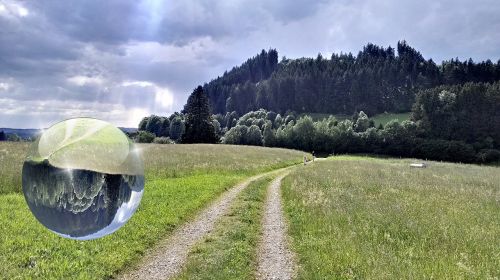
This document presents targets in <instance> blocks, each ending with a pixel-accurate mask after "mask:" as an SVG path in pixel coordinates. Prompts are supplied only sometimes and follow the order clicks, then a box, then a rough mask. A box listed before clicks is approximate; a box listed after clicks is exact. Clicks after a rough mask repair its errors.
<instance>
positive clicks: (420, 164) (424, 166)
mask: <svg viewBox="0 0 500 280" xmlns="http://www.w3.org/2000/svg"><path fill="white" fill-rule="evenodd" d="M410 167H413V168H426V167H427V164H426V163H410Z"/></svg>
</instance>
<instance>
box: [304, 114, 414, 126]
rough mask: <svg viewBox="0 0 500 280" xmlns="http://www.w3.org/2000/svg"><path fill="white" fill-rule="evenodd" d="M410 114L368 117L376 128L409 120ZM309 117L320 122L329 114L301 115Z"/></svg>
mask: <svg viewBox="0 0 500 280" xmlns="http://www.w3.org/2000/svg"><path fill="white" fill-rule="evenodd" d="M410 114H411V112H407V113H382V114H378V115H375V116H372V117H370V119H372V120H373V121H374V122H375V126H378V125H379V124H382V125H386V124H387V123H388V122H390V121H392V120H398V121H399V122H402V121H405V120H409V119H410ZM305 115H308V116H311V118H312V119H313V121H320V120H323V119H327V118H328V117H330V116H331V115H330V114H320V113H306V114H301V116H305ZM333 116H334V117H335V118H336V119H337V120H339V121H342V120H345V119H351V116H348V115H333Z"/></svg>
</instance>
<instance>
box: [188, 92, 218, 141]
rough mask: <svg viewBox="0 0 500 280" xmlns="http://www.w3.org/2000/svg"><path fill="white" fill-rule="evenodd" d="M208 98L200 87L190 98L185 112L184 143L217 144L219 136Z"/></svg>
mask: <svg viewBox="0 0 500 280" xmlns="http://www.w3.org/2000/svg"><path fill="white" fill-rule="evenodd" d="M208 102H209V101H208V96H207V95H206V94H205V93H204V92H203V88H202V87H201V86H198V87H197V88H196V89H195V90H194V91H193V93H192V94H191V95H190V96H189V98H188V101H187V104H186V106H185V107H184V111H185V113H186V130H185V132H184V135H182V142H183V143H216V142H217V134H216V133H215V128H214V125H213V123H212V114H211V113H210V107H209V103H208Z"/></svg>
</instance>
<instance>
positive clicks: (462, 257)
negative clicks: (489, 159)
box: [283, 156, 500, 279]
mask: <svg viewBox="0 0 500 280" xmlns="http://www.w3.org/2000/svg"><path fill="white" fill-rule="evenodd" d="M410 162H411V160H394V159H375V158H363V157H348V156H341V157H334V158H331V159H329V160H326V161H319V162H317V163H315V164H312V165H309V166H306V167H305V168H298V169H295V172H292V174H291V175H290V176H288V177H286V178H285V179H284V185H283V196H284V201H285V202H284V203H285V211H286V213H287V217H288V219H289V222H290V227H289V234H290V235H291V239H292V240H293V242H292V247H293V249H294V250H295V251H296V253H297V255H298V258H299V265H300V268H299V275H298V276H299V277H298V278H299V279H433V278H434V279H498V278H499V277H500V218H499V217H500V200H499V199H500V172H499V171H500V169H499V168H498V167H482V166H477V165H461V164H452V163H434V162H433V163H431V165H430V167H428V168H426V169H410V167H409V163H410Z"/></svg>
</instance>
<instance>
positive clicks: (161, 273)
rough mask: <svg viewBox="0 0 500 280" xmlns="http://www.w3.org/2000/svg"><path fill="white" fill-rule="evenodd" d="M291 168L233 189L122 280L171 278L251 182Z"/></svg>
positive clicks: (151, 253)
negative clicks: (195, 245) (193, 248)
mask: <svg viewBox="0 0 500 280" xmlns="http://www.w3.org/2000/svg"><path fill="white" fill-rule="evenodd" d="M285 169H287V168H283V169H279V170H275V171H271V172H267V173H263V174H259V175H256V176H253V177H251V178H249V179H247V180H245V181H244V182H242V183H240V184H238V185H236V186H234V187H232V188H231V189H229V190H228V191H226V192H225V193H223V194H222V195H221V197H219V198H218V199H217V200H215V201H214V202H213V203H212V204H210V205H209V206H208V207H207V208H205V209H204V210H202V211H201V213H199V214H198V215H197V216H196V217H195V218H194V219H193V220H192V221H190V222H187V223H186V224H184V225H182V226H181V227H180V228H178V229H176V230H174V232H173V233H172V235H171V236H170V237H168V238H166V239H164V240H163V241H160V243H159V244H158V245H157V246H155V247H154V248H153V249H152V250H151V251H150V252H148V253H147V254H146V256H145V257H144V258H143V260H142V261H141V262H140V263H139V265H138V266H137V267H135V268H133V269H131V270H126V271H125V272H124V273H123V274H121V275H119V276H118V277H117V278H118V279H148V280H150V279H170V278H172V277H173V276H175V275H177V274H178V273H179V272H180V271H181V270H182V268H183V265H184V264H185V262H186V260H187V257H188V254H189V251H190V249H191V247H192V246H193V245H194V244H196V243H197V242H199V241H201V240H203V238H204V237H205V236H206V235H207V234H208V233H210V232H211V231H212V230H213V229H214V226H215V224H216V223H217V221H219V220H220V218H221V217H222V216H223V215H224V214H226V213H227V212H228V210H229V209H230V206H231V204H232V202H233V201H234V200H235V198H236V197H237V196H238V195H239V194H240V193H241V191H242V190H244V189H245V188H246V187H247V186H248V185H249V184H250V182H252V181H254V180H257V179H259V178H261V177H263V176H266V175H270V174H274V173H278V172H282V171H284V170H285Z"/></svg>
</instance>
